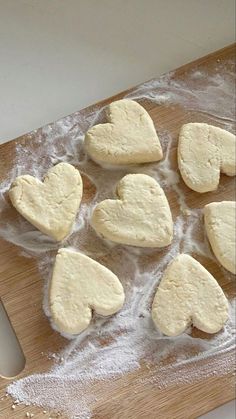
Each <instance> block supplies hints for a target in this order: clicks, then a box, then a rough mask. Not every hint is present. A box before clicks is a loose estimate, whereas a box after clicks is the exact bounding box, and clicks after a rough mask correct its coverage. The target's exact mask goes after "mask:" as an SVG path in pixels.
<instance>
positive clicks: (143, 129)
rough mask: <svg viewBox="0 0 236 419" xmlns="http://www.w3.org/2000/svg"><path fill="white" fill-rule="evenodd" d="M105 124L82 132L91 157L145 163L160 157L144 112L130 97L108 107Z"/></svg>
mask: <svg viewBox="0 0 236 419" xmlns="http://www.w3.org/2000/svg"><path fill="white" fill-rule="evenodd" d="M107 119H108V123H106V124H99V125H95V126H94V127H92V128H90V129H89V130H88V132H87V133H86V135H85V148H86V150H87V152H88V154H89V155H90V157H91V158H92V159H93V160H94V161H96V162H98V163H100V164H106V163H108V164H109V163H110V164H113V165H122V164H132V163H146V162H153V161H158V160H160V159H162V157H163V154H162V149H161V145H160V141H159V138H158V136H157V133H156V130H155V127H154V124H153V121H152V119H151V117H150V116H149V114H148V113H147V111H146V110H145V109H144V108H143V107H142V106H141V105H139V104H138V103H137V102H135V101H133V100H130V99H123V100H118V101H116V102H113V103H111V104H110V105H109V106H108V107H107Z"/></svg>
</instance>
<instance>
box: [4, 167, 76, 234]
mask: <svg viewBox="0 0 236 419" xmlns="http://www.w3.org/2000/svg"><path fill="white" fill-rule="evenodd" d="M82 191H83V183H82V179H81V176H80V173H79V171H78V170H77V169H75V168H74V167H73V166H71V164H68V163H59V164H57V165H56V166H54V167H52V168H51V169H50V170H49V171H48V173H47V175H46V177H45V179H44V182H41V181H40V180H39V179H36V178H34V177H33V176H30V175H24V176H19V177H17V178H16V179H15V181H14V182H13V183H12V185H11V188H10V191H9V196H10V199H11V202H12V204H13V205H14V207H15V208H16V209H17V211H19V213H20V214H21V215H22V216H23V217H24V218H26V220H28V221H29V222H30V223H31V224H33V225H34V226H35V227H37V228H38V229H39V230H40V231H42V232H43V233H45V234H48V235H49V236H51V237H53V238H54V239H55V240H62V239H64V238H65V237H66V236H67V235H68V234H69V233H70V231H71V229H72V226H73V223H74V221H75V217H76V214H77V211H78V209H79V206H80V201H81V197H82Z"/></svg>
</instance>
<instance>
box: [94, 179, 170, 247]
mask: <svg viewBox="0 0 236 419" xmlns="http://www.w3.org/2000/svg"><path fill="white" fill-rule="evenodd" d="M117 194H118V196H119V198H120V199H119V200H113V199H107V200H105V201H102V202H100V203H99V204H98V205H97V206H96V207H95V209H94V211H93V215H92V219H91V224H92V226H93V228H94V229H95V230H96V231H97V233H100V234H101V235H102V236H103V237H105V238H106V239H108V240H111V241H113V242H116V243H122V244H128V245H132V246H141V247H164V246H167V245H169V244H170V243H171V241H172V239H173V221H172V216H171V212H170V207H169V204H168V201H167V199H166V196H165V193H164V191H163V189H162V188H161V187H160V185H159V184H158V183H157V182H156V181H155V179H153V178H152V177H150V176H147V175H143V174H130V175H126V176H125V177H123V179H121V181H120V182H119V183H118V185H117Z"/></svg>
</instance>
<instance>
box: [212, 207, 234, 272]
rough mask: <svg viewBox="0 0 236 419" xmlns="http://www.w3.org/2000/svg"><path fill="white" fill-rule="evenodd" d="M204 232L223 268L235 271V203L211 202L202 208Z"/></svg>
mask: <svg viewBox="0 0 236 419" xmlns="http://www.w3.org/2000/svg"><path fill="white" fill-rule="evenodd" d="M204 221H205V228H206V233H207V236H208V239H209V242H210V244H211V247H212V250H213V252H214V254H215V256H216V258H217V259H218V261H219V262H220V263H221V265H222V266H224V268H225V269H227V270H228V271H230V272H232V273H233V274H235V273H236V243H235V242H236V203H235V202H234V201H222V202H211V203H210V204H208V205H206V206H205V208H204Z"/></svg>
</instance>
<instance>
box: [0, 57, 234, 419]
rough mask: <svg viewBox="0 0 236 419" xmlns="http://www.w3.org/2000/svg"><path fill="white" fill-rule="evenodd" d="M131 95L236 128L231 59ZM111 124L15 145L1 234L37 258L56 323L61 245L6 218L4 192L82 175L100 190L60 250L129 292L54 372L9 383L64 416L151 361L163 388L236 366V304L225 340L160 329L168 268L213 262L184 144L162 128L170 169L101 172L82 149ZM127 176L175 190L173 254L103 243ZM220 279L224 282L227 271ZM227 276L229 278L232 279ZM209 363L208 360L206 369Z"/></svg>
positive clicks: (69, 126) (57, 129)
mask: <svg viewBox="0 0 236 419" xmlns="http://www.w3.org/2000/svg"><path fill="white" fill-rule="evenodd" d="M196 80H197V85H198V87H197V88H196V87H195V86H196ZM127 97H129V98H132V99H136V100H138V101H140V102H141V103H142V101H143V100H149V101H153V102H155V103H157V104H158V105H162V106H167V107H170V108H171V107H173V106H177V107H182V108H184V109H185V114H186V120H185V121H184V122H189V120H192V119H193V118H195V117H196V115H197V117H198V120H203V121H204V122H205V121H206V119H207V122H209V123H213V124H214V123H215V124H217V125H219V126H221V127H222V128H225V129H228V130H232V129H233V120H234V111H235V110H234V79H233V63H231V62H228V63H226V64H224V66H223V64H216V67H215V74H213V75H211V76H209V75H208V74H207V73H205V71H204V70H201V69H200V70H199V69H197V70H196V71H195V72H194V71H192V72H191V73H189V74H188V75H186V77H185V79H184V80H178V79H177V78H176V77H175V75H174V74H172V73H170V74H167V75H165V76H163V77H161V78H159V79H157V80H156V79H155V80H152V81H150V82H148V83H145V84H143V85H141V86H139V87H138V88H137V89H136V90H134V91H133V92H131V93H130V94H129V95H128V96H127ZM203 118H204V119H203ZM103 120H104V109H98V108H95V109H93V110H92V111H91V110H90V111H86V110H85V111H81V112H77V113H75V114H74V115H72V116H68V117H66V118H63V119H61V120H59V121H57V122H55V123H53V124H50V125H48V126H46V127H44V128H41V129H39V130H37V131H35V132H34V133H31V134H28V142H27V143H26V144H25V145H18V146H17V149H16V161H15V165H14V167H13V169H12V172H11V173H9V177H8V179H7V180H6V181H5V183H4V184H2V185H1V189H0V210H1V211H2V218H1V220H2V221H0V236H1V237H3V238H4V239H5V240H8V241H10V242H11V243H13V244H15V245H17V246H19V247H20V248H21V251H22V253H23V255H24V256H27V257H34V258H36V260H37V262H38V266H39V271H40V273H41V276H42V277H43V278H44V279H45V292H44V302H43V307H44V311H45V313H46V314H47V315H48V316H50V313H49V308H48V284H49V279H50V275H51V269H52V266H53V261H54V258H55V252H56V250H57V248H58V244H56V243H55V242H54V241H53V240H50V239H49V238H48V237H46V236H44V235H43V234H42V233H40V232H39V231H36V230H34V229H33V227H32V226H31V225H30V224H29V223H27V222H26V221H25V220H23V219H22V218H21V217H20V216H19V217H14V218H13V219H10V218H9V217H8V211H9V208H10V207H9V203H8V201H7V199H6V192H7V190H8V189H9V185H10V183H11V181H12V180H13V178H14V177H15V176H16V175H20V174H23V173H30V174H32V175H34V176H37V177H43V175H44V174H45V172H46V171H47V169H48V168H49V167H51V166H52V165H54V164H56V163H58V162H61V161H67V162H69V163H71V164H74V165H75V166H76V167H78V168H79V170H80V171H81V172H82V173H83V174H84V175H85V176H86V177H87V178H88V179H89V180H90V183H91V184H92V186H91V191H94V193H91V197H90V198H89V197H88V199H86V202H83V204H82V206H81V209H80V212H79V215H78V217H77V220H76V225H75V228H74V231H73V233H72V235H71V236H70V237H69V238H68V239H67V240H65V241H64V242H63V243H62V246H70V247H72V248H75V249H77V250H80V251H81V252H84V253H85V254H87V255H89V256H91V257H93V258H94V259H96V260H98V261H99V262H100V263H103V264H104V265H105V266H107V267H108V268H109V269H111V270H112V271H113V272H114V273H115V274H116V275H118V277H119V278H120V280H121V281H122V283H123V286H124V288H125V292H126V303H125V306H124V308H123V309H122V311H121V312H119V313H118V314H116V315H115V316H113V317H111V318H109V319H105V318H102V317H99V316H97V315H95V316H94V318H93V321H92V323H91V325H90V326H89V328H88V329H87V330H86V331H84V332H83V333H82V334H81V335H79V336H77V337H73V336H66V337H67V338H68V339H72V338H74V339H73V340H71V341H69V342H68V344H67V345H66V346H65V348H64V349H63V350H62V351H61V352H60V353H59V354H55V355H53V354H52V356H51V357H52V358H53V359H54V364H53V366H52V368H51V370H50V371H48V372H47V373H43V374H41V373H39V374H34V375H31V376H28V377H25V378H22V379H20V380H16V381H15V382H13V383H12V384H10V385H9V386H8V393H9V394H10V395H11V396H12V397H13V398H14V399H17V400H19V401H20V402H22V403H24V404H29V405H30V404H34V405H37V406H42V407H43V408H47V409H56V410H57V411H58V410H59V411H62V412H64V413H65V414H66V415H68V416H69V417H71V418H90V417H91V416H92V408H91V406H93V405H94V404H96V403H97V402H99V400H102V399H101V398H102V393H100V392H99V389H100V388H102V389H103V391H105V389H106V388H109V389H111V388H112V386H115V381H114V380H113V379H114V378H116V379H118V378H119V377H122V376H123V375H124V374H126V373H128V372H130V373H131V372H132V373H133V374H135V371H137V370H138V369H140V368H141V367H142V365H143V364H144V365H146V367H147V369H149V374H148V377H145V378H144V379H143V382H144V384H145V383H147V382H150V383H155V384H156V385H157V386H158V387H160V388H162V387H167V386H171V385H177V384H181V383H191V382H195V381H196V380H199V379H203V378H205V377H208V376H211V375H215V374H218V375H223V374H227V373H228V372H230V371H231V370H232V364H231V361H232V363H233V359H232V360H230V362H229V358H228V357H227V360H225V361H223V360H222V358H220V360H219V355H220V354H222V353H227V352H229V353H230V354H231V351H232V349H233V347H234V346H235V324H234V317H235V316H234V312H235V306H234V301H233V300H231V316H230V319H229V321H228V322H227V324H226V326H225V328H224V329H223V330H222V331H221V332H220V333H218V334H217V335H213V336H209V335H206V336H205V337H203V335H202V334H198V332H196V330H192V329H191V328H189V329H188V330H187V331H186V333H184V334H183V335H181V336H178V337H175V338H170V337H166V336H163V335H162V334H161V333H160V332H159V331H158V330H155V328H154V325H153V323H152V320H151V316H150V306H151V301H152V298H153V295H154V292H155V289H156V287H157V285H158V283H159V281H160V278H161V276H162V273H163V271H164V269H165V268H166V266H167V265H168V263H169V262H170V261H171V260H172V259H173V258H174V257H175V256H176V255H177V254H178V253H179V252H187V253H190V254H194V255H195V257H197V258H198V257H199V258H200V257H204V258H205V260H206V258H211V259H213V260H214V261H215V259H214V256H213V255H212V253H211V251H210V248H209V245H208V243H207V240H206V238H205V236H204V234H203V231H204V230H203V221H202V211H201V209H194V208H190V207H189V205H188V200H187V197H186V195H185V193H184V188H183V185H182V184H181V181H180V177H179V174H178V172H177V171H176V162H175V163H173V159H172V157H171V155H170V154H171V146H172V145H173V141H176V139H175V138H173V136H172V135H171V134H170V133H169V132H168V131H167V129H168V127H164V126H163V127H162V126H160V127H158V134H159V137H160V140H161V142H162V146H163V150H164V153H165V158H164V160H163V161H162V162H160V163H157V164H147V165H141V166H132V167H129V168H127V167H122V168H119V169H117V168H116V169H115V170H109V168H101V167H99V166H97V165H96V164H95V163H94V162H92V161H91V160H89V159H88V158H87V156H86V155H85V154H84V151H83V136H84V133H85V131H86V130H87V129H88V128H89V127H90V126H92V125H93V124H95V123H98V122H99V121H103ZM35 136H36V148H35V149H31V143H30V139H31V137H35ZM175 161H176V159H175ZM129 172H133V173H136V172H139V173H140V172H141V173H146V174H149V175H151V176H153V177H154V178H155V179H157V181H158V182H160V184H161V186H162V187H163V188H164V190H165V191H166V193H167V196H168V194H169V192H171V191H173V190H174V193H175V196H176V202H177V203H178V205H179V213H178V214H176V215H174V219H175V235H174V240H173V243H172V244H171V246H169V247H168V248H166V249H161V250H156V249H155V250H153V249H139V248H134V247H127V246H121V245H115V244H112V243H109V242H107V241H103V240H102V239H101V238H99V237H98V236H97V235H96V233H95V232H94V231H93V229H92V228H91V227H90V224H89V220H90V214H91V211H92V209H93V207H94V205H95V204H96V203H97V202H99V201H101V200H103V199H105V198H107V197H112V196H114V194H115V185H116V183H117V182H118V181H119V180H120V179H121V178H122V177H123V176H124V175H125V174H127V173H129ZM230 181H231V180H229V182H230ZM172 195H173V194H172ZM78 232H79V234H78ZM215 263H216V261H215ZM221 273H222V275H223V276H226V272H225V271H224V270H221ZM227 278H230V277H229V276H228V274H227ZM52 327H54V325H53V324H52ZM209 358H211V362H210V363H208V362H207V361H208V359H209ZM135 380H137V381H139V382H140V377H138V375H137V377H136V378H135ZM114 388H115V387H114ZM103 394H104V393H103Z"/></svg>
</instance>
